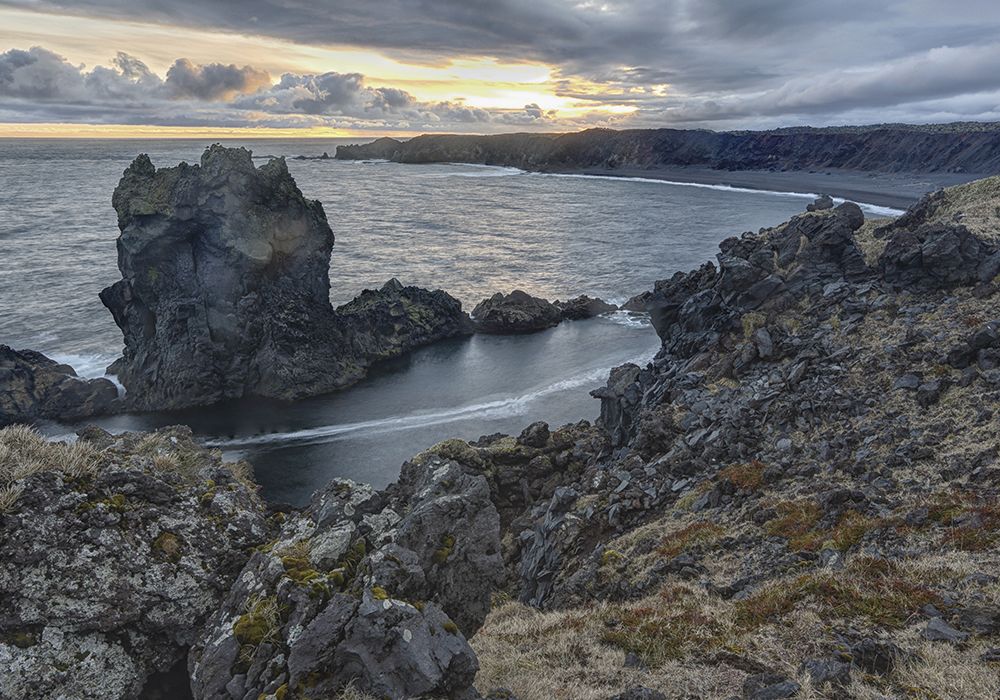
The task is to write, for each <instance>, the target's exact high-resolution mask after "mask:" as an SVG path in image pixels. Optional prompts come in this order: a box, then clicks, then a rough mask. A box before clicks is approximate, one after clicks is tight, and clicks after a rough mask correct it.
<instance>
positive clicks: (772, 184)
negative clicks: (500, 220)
mask: <svg viewBox="0 0 1000 700" xmlns="http://www.w3.org/2000/svg"><path fill="white" fill-rule="evenodd" d="M551 172H560V173H575V174H583V175H613V176H617V177H647V178H653V179H656V180H673V181H675V182H697V183H701V184H706V185H729V186H731V187H745V188H747V189H754V190H770V191H773V192H813V193H817V194H820V193H823V194H829V195H831V196H834V197H843V198H844V199H848V200H852V201H856V202H865V203H867V204H876V205H879V206H883V207H893V208H896V209H906V208H907V207H909V206H910V205H911V204H913V203H914V202H915V201H917V200H918V199H919V198H920V197H921V196H922V195H924V194H926V193H928V192H933V191H934V190H937V189H940V188H941V187H949V186H951V185H958V184H961V183H963V182H969V181H971V180H978V179H979V178H983V177H988V176H989V175H992V174H993V173H961V174H959V173H928V174H915V173H865V172H858V171H853V170H823V171H815V172H807V171H804V170H801V171H785V172H773V171H766V170H713V169H711V168H699V167H677V168H656V169H649V170H645V169H629V168H615V169H610V168H566V169H559V170H552V171H551Z"/></svg>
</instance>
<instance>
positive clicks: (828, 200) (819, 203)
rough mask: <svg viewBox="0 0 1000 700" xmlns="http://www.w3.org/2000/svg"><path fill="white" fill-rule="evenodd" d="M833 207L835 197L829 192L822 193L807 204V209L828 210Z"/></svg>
mask: <svg viewBox="0 0 1000 700" xmlns="http://www.w3.org/2000/svg"><path fill="white" fill-rule="evenodd" d="M827 209H833V198H832V197H831V196H830V195H828V194H821V195H820V196H819V197H817V198H816V199H814V200H813V201H812V203H810V204H807V205H806V211H826V210H827Z"/></svg>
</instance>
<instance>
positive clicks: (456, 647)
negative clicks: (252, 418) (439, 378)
mask: <svg viewBox="0 0 1000 700" xmlns="http://www.w3.org/2000/svg"><path fill="white" fill-rule="evenodd" d="M499 537H500V523H499V516H498V514H497V511H496V508H495V507H494V506H493V504H492V503H491V502H490V490H489V486H488V485H487V482H486V479H485V478H484V477H482V476H480V475H476V474H472V473H470V472H467V471H466V470H464V469H462V468H461V467H460V465H458V464H457V463H456V462H453V461H448V460H444V459H441V458H439V457H437V456H434V455H429V456H427V457H426V458H424V459H420V460H416V461H414V462H412V463H408V464H407V465H405V466H404V470H403V474H402V476H401V478H400V482H399V483H398V484H397V485H395V486H394V487H391V488H390V489H388V490H387V491H385V492H378V491H374V490H373V489H372V488H371V487H369V486H365V485H361V484H356V483H353V482H349V481H344V480H337V481H334V482H333V483H331V484H330V485H329V486H328V487H327V488H326V489H325V490H324V491H322V492H318V493H317V494H316V495H315V496H314V497H313V501H312V503H311V504H310V506H309V507H308V508H307V509H306V510H305V511H303V512H302V513H301V514H297V515H295V516H292V517H291V518H289V520H288V521H287V522H286V523H285V524H284V526H283V528H282V530H281V533H280V535H279V536H278V539H277V540H275V541H274V542H272V543H270V544H269V545H268V546H267V547H264V548H261V550H260V551H258V552H257V553H255V554H254V555H253V557H252V558H251V559H250V561H249V563H248V564H247V566H246V567H245V569H244V570H243V572H242V573H241V574H240V575H239V577H238V580H237V583H236V585H235V586H234V588H233V590H232V591H231V593H230V594H229V597H228V598H227V600H226V602H225V603H224V604H223V606H222V608H221V609H220V611H219V612H218V613H216V614H215V615H214V616H213V617H212V618H211V620H210V622H209V624H208V625H207V627H206V628H205V630H204V632H203V634H202V636H201V637H200V639H199V640H198V642H197V644H196V645H195V646H194V648H193V649H192V651H191V655H190V661H189V668H190V672H191V679H192V688H193V690H194V693H195V697H197V698H230V697H247V696H249V697H258V696H259V695H260V694H264V695H268V694H278V693H279V690H280V689H282V688H284V689H285V691H292V692H294V694H295V696H296V697H302V698H329V697H334V696H335V694H336V693H337V691H339V690H340V689H341V688H343V687H344V686H345V685H347V684H348V683H351V682H353V683H354V685H355V687H357V688H358V689H360V690H364V691H366V692H369V693H372V694H373V695H376V696H378V697H390V698H411V697H417V696H424V695H432V696H435V697H440V696H445V697H465V696H467V695H469V694H470V693H471V687H472V681H473V679H474V677H475V674H476V671H477V670H478V662H477V660H476V656H475V654H474V652H473V651H472V649H471V648H470V647H469V645H468V643H467V641H466V638H467V637H469V636H471V635H472V634H473V633H475V631H476V630H477V629H478V628H479V626H480V625H481V624H482V622H483V619H484V618H485V617H486V614H487V612H488V611H489V601H490V594H491V591H492V590H493V588H494V586H496V585H497V584H498V583H499V582H500V580H501V578H502V569H503V564H502V560H501V557H500V540H499Z"/></svg>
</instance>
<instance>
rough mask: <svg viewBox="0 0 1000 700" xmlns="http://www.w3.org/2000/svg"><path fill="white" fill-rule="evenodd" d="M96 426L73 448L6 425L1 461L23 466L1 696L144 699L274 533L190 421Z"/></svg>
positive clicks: (0, 516) (252, 495)
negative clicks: (126, 429)
mask: <svg viewBox="0 0 1000 700" xmlns="http://www.w3.org/2000/svg"><path fill="white" fill-rule="evenodd" d="M90 433H91V434H93V435H95V436H96V437H98V438H99V440H100V441H99V442H98V443H94V442H89V441H81V443H80V444H78V445H73V446H67V445H63V444H52V443H46V442H44V441H43V440H42V439H41V437H39V436H38V435H36V434H34V433H32V432H30V431H29V430H28V429H26V428H23V427H14V428H7V429H5V430H2V431H0V446H2V448H4V460H5V462H6V464H5V465H4V466H5V467H12V468H15V469H16V468H20V469H21V470H22V473H27V474H28V475H27V476H24V477H23V478H21V479H18V480H16V481H14V482H12V483H11V484H6V486H7V487H8V488H13V489H15V491H14V493H15V496H16V497H15V498H14V499H13V501H11V502H9V503H7V504H5V505H6V508H5V510H0V666H2V668H3V669H4V671H3V673H2V674H0V697H4V698H52V699H55V698H140V697H150V696H149V695H148V694H147V692H146V689H145V688H146V685H147V683H148V682H150V679H151V678H153V677H154V676H156V677H157V678H158V680H157V681H156V685H157V688H156V690H162V689H163V687H162V686H163V683H164V680H163V677H162V675H161V674H165V675H167V676H169V675H170V672H171V671H172V670H173V669H175V667H176V666H177V664H178V663H179V662H183V659H184V658H185V656H186V653H187V647H188V646H189V645H190V644H191V642H192V641H193V640H194V638H195V635H196V633H197V630H198V627H199V625H200V624H201V623H202V622H203V621H204V620H205V619H206V618H207V617H208V615H209V614H210V613H212V612H213V611H214V610H215V609H216V608H217V607H218V606H219V605H220V603H221V602H222V600H223V598H224V596H225V591H226V589H227V588H228V586H229V585H230V584H231V583H232V582H233V580H234V578H235V576H236V574H237V573H238V572H239V571H240V569H241V567H242V566H243V563H244V562H245V560H246V556H247V555H246V554H245V552H246V551H247V550H248V549H249V548H251V547H254V546H256V545H259V544H261V543H263V542H264V541H266V540H267V538H268V530H269V528H268V524H267V521H266V519H265V513H264V507H263V504H262V503H261V501H260V499H259V498H258V497H257V495H256V486H255V485H253V483H252V482H251V481H250V480H249V478H248V477H247V475H246V473H245V470H246V466H245V465H236V466H231V465H224V464H222V461H221V458H220V456H219V455H218V454H213V453H210V452H207V451H205V450H203V449H201V448H199V447H198V446H197V445H196V444H195V443H194V442H193V441H192V439H191V432H190V431H189V430H187V429H181V428H169V429H164V430H162V431H159V432H156V433H151V434H125V435H122V436H119V437H112V436H110V435H108V434H107V433H103V432H102V431H96V430H95V431H90ZM11 461H12V462H14V464H10V462H11ZM4 478H5V476H4V474H3V470H2V469H0V488H2V487H4V486H5V484H4V483H3V479H4ZM181 679H182V682H181V683H180V692H182V693H185V692H186V686H187V683H186V679H185V678H184V674H183V672H182V673H181ZM168 695H169V694H168ZM173 697H177V695H173ZM180 697H183V694H182V695H180Z"/></svg>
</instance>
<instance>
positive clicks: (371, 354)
mask: <svg viewBox="0 0 1000 700" xmlns="http://www.w3.org/2000/svg"><path fill="white" fill-rule="evenodd" d="M337 325H338V327H339V328H340V330H341V332H342V333H343V336H344V338H345V342H346V343H347V344H348V347H349V349H350V352H351V354H353V355H354V356H356V357H360V358H364V360H365V361H366V362H373V361H376V360H384V359H388V358H391V357H396V356H398V355H402V354H403V353H405V352H408V351H409V350H411V349H412V348H416V347H420V346H421V345H428V344H430V343H434V342H437V341H439V340H443V339H445V338H455V337H459V336H463V335H469V334H471V333H472V330H473V328H472V322H471V321H470V320H469V316H468V314H466V313H465V312H464V311H462V303H461V302H460V301H458V300H457V299H455V298H454V297H453V296H451V295H450V294H448V293H446V292H443V291H441V290H438V291H434V292H432V291H428V290H426V289H423V288H421V287H412V286H406V287H404V286H403V285H402V283H400V281H399V280H397V279H391V280H389V281H388V282H386V283H385V285H383V287H382V288H381V289H379V290H378V291H374V290H370V289H366V290H365V291H364V292H362V293H361V294H360V295H359V296H357V297H355V298H354V299H353V300H352V301H350V302H348V303H347V304H344V305H343V306H340V307H338V308H337Z"/></svg>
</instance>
